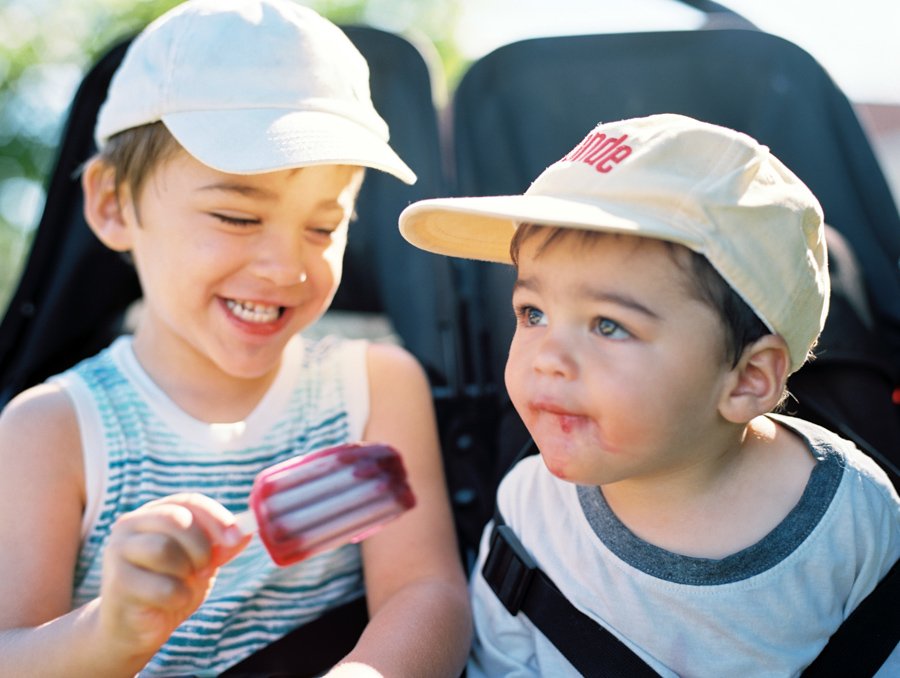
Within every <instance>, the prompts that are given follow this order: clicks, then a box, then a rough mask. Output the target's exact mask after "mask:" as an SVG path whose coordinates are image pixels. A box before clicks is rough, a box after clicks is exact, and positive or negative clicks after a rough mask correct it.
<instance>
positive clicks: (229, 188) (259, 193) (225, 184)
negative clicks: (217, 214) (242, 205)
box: [197, 181, 275, 198]
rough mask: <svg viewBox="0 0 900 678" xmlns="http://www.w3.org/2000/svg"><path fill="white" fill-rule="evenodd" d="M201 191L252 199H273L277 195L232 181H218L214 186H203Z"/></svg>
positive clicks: (257, 187) (258, 187)
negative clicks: (234, 194) (233, 194)
mask: <svg viewBox="0 0 900 678" xmlns="http://www.w3.org/2000/svg"><path fill="white" fill-rule="evenodd" d="M197 190H200V191H220V192H222V193H237V194H239V195H243V196H247V197H251V198H273V197H275V193H274V192H273V191H270V190H268V189H266V188H262V187H260V186H251V185H250V184H242V183H238V182H231V181H217V182H216V183H213V184H207V185H205V186H201V187H200V188H199V189H197Z"/></svg>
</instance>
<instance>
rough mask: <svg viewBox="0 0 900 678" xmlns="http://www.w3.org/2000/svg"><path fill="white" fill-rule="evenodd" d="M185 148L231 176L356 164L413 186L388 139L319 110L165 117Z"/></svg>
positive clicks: (410, 173) (411, 174)
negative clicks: (385, 173)
mask: <svg viewBox="0 0 900 678" xmlns="http://www.w3.org/2000/svg"><path fill="white" fill-rule="evenodd" d="M163 122H164V123H165V125H166V127H167V128H168V129H169V131H170V132H171V133H172V135H173V136H174V137H175V138H176V139H177V140H178V143H180V144H181V145H182V146H183V147H184V149H185V150H186V151H187V152H188V153H190V154H191V155H192V156H194V157H195V158H197V159H198V160H200V162H202V163H203V164H205V165H207V166H209V167H212V168H213V169H217V170H219V171H220V172H227V173H229V174H260V173H263V172H274V171H277V170H281V169H288V168H292V167H307V166H310V165H323V164H334V165H360V166H362V167H371V168H372V169H376V170H381V171H382V172H387V173H388V174H391V175H393V176H395V177H397V178H398V179H400V181H403V182H404V183H407V184H413V183H415V181H416V175H415V173H414V172H413V171H412V170H411V169H410V168H409V167H408V166H407V164H406V163H405V162H403V160H401V159H400V156H398V155H397V154H396V153H395V152H394V150H393V149H392V148H391V147H390V146H389V145H388V143H387V141H386V140H385V139H383V138H382V137H380V136H379V135H378V134H376V133H374V132H373V131H371V130H370V129H368V128H367V127H366V126H365V125H363V124H361V123H359V122H356V121H354V120H352V119H350V118H347V117H344V116H341V115H337V114H334V113H327V112H323V111H284V110H271V109H254V110H220V111H189V112H182V113H171V114H167V115H164V116H163Z"/></svg>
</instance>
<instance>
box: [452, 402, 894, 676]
mask: <svg viewBox="0 0 900 678" xmlns="http://www.w3.org/2000/svg"><path fill="white" fill-rule="evenodd" d="M773 418H776V419H777V420H778V421H779V422H780V423H782V424H784V425H785V426H787V427H789V428H791V429H793V430H795V431H797V432H798V433H799V434H800V435H801V436H803V437H804V438H806V439H807V441H808V444H809V446H810V449H811V451H812V453H813V454H814V455H815V457H816V458H817V459H818V460H819V461H818V464H817V465H816V467H815V468H814V470H813V472H812V474H811V477H810V480H809V483H808V485H807V488H806V490H805V492H804V494H803V497H802V498H801V500H800V501H799V503H798V504H797V506H796V507H795V508H794V509H793V510H792V511H791V513H790V514H789V515H788V516H787V517H786V518H785V520H784V521H783V522H782V523H781V524H779V525H778V526H777V527H776V528H775V529H774V530H772V532H770V533H769V534H768V535H767V536H766V537H764V538H763V539H762V540H761V541H760V542H758V543H757V544H755V545H753V546H751V547H749V548H747V549H744V550H743V551H740V552H738V553H736V554H733V555H731V556H728V557H726V558H723V559H720V560H711V559H703V558H692V557H687V556H681V555H678V554H674V553H671V552H669V551H665V550H663V549H660V548H658V547H656V546H653V545H652V544H649V543H647V542H644V541H642V540H641V539H639V538H638V537H636V536H635V535H634V534H633V533H632V532H630V531H629V530H628V529H627V528H626V527H625V526H624V525H623V524H622V523H621V522H620V521H619V520H618V519H617V518H616V516H615V515H614V514H613V513H612V511H611V510H610V508H609V506H608V505H607V504H606V501H605V500H604V498H603V494H602V492H601V491H600V490H599V488H597V487H585V486H577V485H574V484H571V483H567V482H564V481H561V480H559V479H558V478H555V477H554V476H553V475H551V474H550V473H549V472H548V471H547V469H546V467H545V466H544V464H543V463H542V461H541V459H540V457H539V456H533V457H529V458H527V459H524V460H523V461H521V462H520V463H519V464H518V465H517V466H516V467H515V468H514V469H513V470H512V471H510V473H509V474H508V475H507V476H506V478H505V479H504V480H503V482H502V483H501V486H500V488H499V491H498V498H497V501H498V507H499V510H500V513H501V515H502V516H503V518H504V520H505V521H506V523H507V524H508V525H509V526H510V527H511V528H512V529H513V531H514V532H515V533H516V535H518V537H519V539H520V540H521V542H522V544H523V545H524V547H525V549H526V550H527V551H528V552H529V553H530V554H531V556H532V557H533V558H534V559H535V561H536V562H537V564H538V566H539V567H540V568H541V569H542V570H543V571H544V572H545V573H546V574H547V575H548V576H549V577H550V579H552V580H553V581H554V583H555V584H556V585H557V586H558V587H559V588H560V589H561V590H562V592H563V593H564V594H565V596H566V597H567V598H568V599H569V600H570V601H571V602H572V603H574V605H575V606H576V607H577V608H578V609H579V610H581V611H582V612H584V613H585V614H587V615H588V616H589V617H591V618H592V619H594V620H595V621H597V622H598V623H600V624H602V625H603V626H605V627H606V628H607V629H609V630H610V631H611V632H612V633H613V634H614V635H615V636H617V637H618V638H619V639H620V640H622V641H623V642H624V643H625V644H626V645H628V646H629V647H630V648H631V649H632V650H634V652H636V653H637V654H638V655H639V656H640V657H641V658H642V659H643V660H644V661H645V662H647V663H648V664H649V665H650V666H651V667H652V668H653V669H654V670H656V671H657V672H659V673H660V674H661V675H663V676H698V677H709V678H721V677H722V676H742V677H744V676H754V677H755V676H773V677H774V676H777V677H778V678H784V677H785V676H794V675H798V674H799V673H800V672H801V671H802V670H803V668H805V667H806V666H807V665H809V663H811V662H812V660H813V659H814V658H815V657H816V656H817V655H818V653H819V652H820V651H821V649H822V648H823V647H824V646H825V644H826V642H827V640H828V638H829V637H830V636H831V634H832V633H833V632H834V631H835V629H837V627H838V626H839V625H840V624H841V622H843V620H844V619H846V618H847V616H848V615H849V614H850V612H852V611H853V609H854V608H855V607H856V606H857V605H858V604H859V603H860V601H862V600H863V598H865V597H866V595H868V594H869V593H870V592H871V590H872V589H873V588H874V587H875V585H876V584H877V582H878V581H879V580H880V579H881V578H882V577H883V576H884V575H885V574H886V573H887V571H888V570H889V569H890V567H891V565H892V564H893V563H894V562H895V561H896V560H897V559H898V557H900V498H898V496H897V493H896V491H895V490H894V488H893V487H892V486H891V484H890V481H889V480H888V478H887V476H886V475H885V473H884V472H883V471H882V470H881V469H880V468H878V467H877V465H876V464H875V463H874V462H873V461H872V460H871V459H869V458H868V457H867V456H865V455H864V454H862V453H861V452H860V451H859V450H858V449H856V447H855V446H853V445H852V444H851V443H849V442H847V441H845V440H842V439H840V438H838V437H836V436H835V435H834V434H832V433H830V432H828V431H826V430H825V429H822V428H820V427H818V426H815V425H813V424H810V423H809V422H805V421H801V420H797V419H792V418H789V417H774V416H773ZM490 529H491V525H488V527H487V529H486V530H485V534H484V537H483V539H482V544H481V552H480V555H479V559H478V562H477V564H476V569H475V572H474V573H473V576H472V599H473V609H474V614H475V627H476V638H475V645H474V648H473V655H472V659H471V661H470V664H469V667H468V675H469V676H470V677H471V678H479V677H481V676H506V677H510V676H554V677H556V676H567V675H578V674H577V672H576V671H575V669H574V667H573V666H572V665H571V664H570V663H569V662H568V661H567V660H566V659H565V658H564V657H563V656H562V654H560V653H559V651H558V650H557V649H556V648H555V647H554V646H553V645H552V644H551V643H550V641H549V640H547V638H546V637H545V636H544V635H543V634H542V633H541V632H540V631H538V630H537V629H536V628H535V626H534V625H533V624H532V623H531V622H530V621H529V620H528V619H527V618H526V617H525V616H524V615H523V614H521V613H520V614H518V615H516V616H513V615H510V614H509V613H508V612H507V611H506V609H505V608H504V607H503V605H502V604H501V603H500V601H499V600H498V599H497V598H496V596H495V595H494V593H493V591H492V590H491V589H490V587H489V586H488V584H487V583H486V582H485V580H484V578H483V577H482V575H481V568H482V567H483V564H484V558H485V556H486V552H487V547H488V538H489V535H490ZM889 667H890V668H889ZM898 671H900V646H898V649H895V651H894V653H893V655H892V657H891V659H890V660H889V661H888V663H887V664H886V665H885V666H884V667H882V670H881V672H880V673H879V676H882V675H883V676H887V675H900V672H898Z"/></svg>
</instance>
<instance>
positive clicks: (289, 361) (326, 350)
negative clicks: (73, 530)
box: [53, 336, 369, 677]
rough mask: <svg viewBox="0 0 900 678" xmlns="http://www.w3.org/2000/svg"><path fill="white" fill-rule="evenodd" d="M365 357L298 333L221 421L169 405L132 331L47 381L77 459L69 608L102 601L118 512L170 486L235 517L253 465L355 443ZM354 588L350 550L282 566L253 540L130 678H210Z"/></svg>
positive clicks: (358, 587) (355, 568) (355, 564)
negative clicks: (78, 509)
mask: <svg viewBox="0 0 900 678" xmlns="http://www.w3.org/2000/svg"><path fill="white" fill-rule="evenodd" d="M365 356H366V343H365V342H363V341H345V340H339V339H334V338H327V339H322V340H319V341H307V340H303V339H301V338H300V337H299V336H298V337H295V338H294V339H292V340H291V341H290V342H289V344H288V346H287V348H286V350H285V354H284V359H283V361H282V365H281V367H280V369H279V373H278V375H277V377H276V379H275V381H274V383H273V384H272V386H271V388H270V389H269V391H268V392H267V393H266V395H265V396H264V398H263V399H262V400H261V401H260V403H259V405H258V406H257V407H256V408H255V410H254V411H253V412H252V413H251V414H250V415H249V416H248V417H247V418H246V419H245V420H244V421H241V422H236V423H226V424H208V423H205V422H201V421H199V420H197V419H194V418H193V417H191V416H189V415H188V414H187V413H185V412H184V411H183V410H181V409H179V408H178V407H177V406H176V405H175V404H174V403H173V402H172V401H171V400H170V399H169V398H168V396H166V395H165V393H163V392H162V391H161V390H160V389H159V387H158V386H156V384H155V383H153V382H152V381H151V379H150V377H149V376H148V375H147V374H146V372H144V370H143V369H142V368H141V366H140V364H139V363H138V362H137V360H136V358H135V356H134V352H133V350H132V346H131V338H130V337H121V338H119V339H118V340H116V342H114V343H113V344H112V345H111V346H110V347H109V348H107V349H106V350H104V351H103V352H101V353H99V354H98V355H96V356H94V357H92V358H89V359H87V360H85V361H84V362H82V363H80V364H79V365H77V366H75V367H74V368H72V369H71V370H69V371H68V372H65V373H64V374H62V375H59V376H57V377H54V379H53V381H54V382H55V383H58V384H60V385H61V386H62V387H63V388H64V389H65V390H66V391H67V393H68V394H69V396H70V397H71V399H72V401H73V403H74V405H75V410H76V414H77V417H78V423H79V427H80V429H81V438H82V448H83V450H84V462H85V479H86V492H87V504H86V509H85V515H84V520H83V523H82V542H81V549H80V553H79V557H78V562H77V568H76V572H75V590H74V596H73V608H75V607H78V606H80V605H82V604H84V603H86V602H88V601H89V600H91V599H93V598H95V597H96V596H97V595H98V594H99V591H100V573H101V564H102V554H103V548H104V545H105V544H106V541H107V539H108V538H109V533H110V528H111V526H112V524H113V522H114V521H115V520H116V518H117V517H118V516H119V515H121V514H122V513H125V512H127V511H132V510H134V509H136V508H137V507H139V506H141V505H142V504H145V503H146V502H148V501H150V500H153V499H157V498H160V497H164V496H166V495H170V494H173V493H176V492H201V493H203V494H206V495H208V496H210V497H212V498H213V499H215V500H217V501H219V502H220V503H222V504H223V505H224V506H225V507H227V508H228V509H230V510H231V511H234V512H238V511H243V510H245V509H247V498H248V494H249V492H250V488H251V486H252V484H253V478H254V477H255V476H256V474H257V473H258V472H259V471H261V470H262V469H264V468H266V467H267V466H270V465H271V464H274V463H276V462H279V461H283V460H285V459H288V458H290V457H293V456H295V455H298V454H306V453H308V452H311V451H314V450H316V449H320V448H323V447H328V446H332V445H337V444H340V443H343V442H347V441H352V440H359V439H360V438H361V437H362V433H363V429H364V427H365V423H366V421H367V419H368V408H369V400H368V382H367V378H366V362H365V361H366V357H365ZM362 594H363V582H362V572H361V561H360V554H359V547H358V546H356V545H347V546H343V547H341V548H338V549H335V550H333V551H329V552H326V553H322V554H320V555H318V556H314V557H312V558H310V559H308V560H306V561H303V562H301V563H299V564H297V565H293V566H291V567H287V568H279V567H277V566H275V565H274V564H273V563H272V562H271V560H270V558H269V556H268V554H267V553H266V551H265V549H264V548H263V547H262V544H261V542H260V541H259V539H258V537H254V539H253V541H251V543H250V544H249V545H248V546H247V548H246V549H245V550H244V551H243V552H242V553H241V554H240V555H238V556H237V557H236V558H235V559H234V560H233V561H231V562H230V563H228V564H226V565H225V566H223V567H222V568H221V570H220V572H219V575H218V577H217V579H216V582H215V586H214V587H213V590H212V592H211V593H210V595H209V597H208V599H207V600H206V601H205V602H204V603H203V604H202V605H201V606H200V608H199V609H198V610H197V611H196V612H195V613H194V614H193V615H192V616H191V617H190V618H189V619H187V620H186V621H185V622H184V623H183V624H182V625H181V626H179V627H178V629H176V631H175V633H174V634H173V635H172V636H171V637H170V639H169V641H168V642H167V643H166V644H165V645H164V646H163V647H162V648H161V649H160V650H159V652H158V653H157V654H156V655H155V656H154V657H153V659H152V660H151V661H150V662H149V663H148V664H147V666H146V667H145V668H144V670H143V671H142V672H141V673H140V675H141V676H146V677H150V676H175V675H181V676H183V675H190V676H206V675H217V674H218V673H221V672H222V671H223V670H225V669H226V668H228V667H229V666H231V665H233V664H236V663H237V662H239V661H240V660H242V659H243V658H245V657H246V656H248V655H250V654H252V653H253V652H254V651H256V650H258V649H260V648H261V647H263V646H265V645H267V644H269V643H271V642H272V641H274V640H277V639H278V638H280V637H282V636H284V635H285V634H287V633H288V632H289V631H291V630H293V629H294V628H296V627H298V626H300V625H302V624H304V623H306V622H309V621H311V620H313V619H315V618H316V617H318V616H320V615H321V614H322V613H323V612H324V611H325V610H328V609H330V608H332V607H335V606H337V605H340V604H342V603H344V602H347V601H349V600H352V599H354V598H357V597H359V596H361V595H362Z"/></svg>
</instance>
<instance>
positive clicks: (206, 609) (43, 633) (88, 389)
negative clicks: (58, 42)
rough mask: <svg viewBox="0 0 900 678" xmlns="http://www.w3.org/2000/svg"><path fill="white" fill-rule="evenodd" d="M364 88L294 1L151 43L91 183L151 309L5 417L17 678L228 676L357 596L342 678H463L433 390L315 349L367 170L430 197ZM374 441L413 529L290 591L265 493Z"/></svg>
mask: <svg viewBox="0 0 900 678" xmlns="http://www.w3.org/2000/svg"><path fill="white" fill-rule="evenodd" d="M368 77H369V74H368V67H367V65H366V63H365V60H364V58H363V57H362V55H361V54H360V53H359V52H358V51H357V50H356V48H355V47H354V46H353V45H352V43H351V42H350V41H349V39H348V38H347V37H346V36H345V35H344V33H343V32H342V31H340V30H339V29H338V28H337V27H336V26H334V25H333V24H331V23H330V22H328V21H326V20H325V19H323V18H322V17H320V16H319V15H318V14H316V13H315V12H313V11H311V10H309V9H307V8H304V7H302V6H300V5H298V4H296V3H294V2H291V1H290V0H190V1H189V2H186V3H184V4H182V5H180V6H178V7H177V8H175V9H174V10H172V11H171V12H169V13H167V14H165V15H164V16H162V17H161V18H160V19H158V20H157V21H156V22H154V23H152V24H151V25H150V26H149V27H148V28H147V29H146V30H145V31H143V32H142V33H141V35H140V36H139V37H137V39H136V40H135V41H134V42H133V44H132V45H131V47H130V49H129V51H128V52H127V54H126V56H125V58H124V61H123V62H122V64H121V65H120V67H119V69H118V70H117V72H116V74H115V76H114V78H113V81H112V83H111V86H110V89H109V92H108V96H107V100H106V102H105V103H104V105H103V108H102V110H101V111H100V114H99V118H98V121H97V126H96V138H97V143H98V147H99V153H98V155H97V156H96V157H94V158H93V159H91V160H90V161H89V162H88V163H87V165H86V166H85V168H84V172H83V187H84V194H85V214H86V217H87V220H88V223H89V224H90V226H91V228H92V229H93V231H94V232H95V233H96V235H97V236H98V237H99V239H100V240H101V241H102V242H103V243H104V244H105V245H107V246H108V247H110V248H112V249H114V250H117V251H121V252H128V253H130V255H131V257H132V258H133V261H134V264H135V266H136V269H137V273H138V275H139V278H140V281H141V284H142V289H143V293H144V300H143V308H142V313H141V316H140V319H139V321H138V324H137V327H136V330H135V332H134V335H133V337H123V338H121V339H119V340H117V341H116V342H115V343H114V344H113V345H112V346H111V347H110V348H108V349H106V350H105V351H103V352H101V353H100V354H98V355H97V356H95V357H93V358H91V359H89V360H87V361H85V362H84V363H82V364H80V365H78V366H76V367H75V368H73V369H72V370H69V371H68V372H66V373H64V374H63V375H61V376H59V377H56V378H54V379H52V380H50V381H49V382H48V383H47V384H43V385H40V386H37V387H35V388H32V389H30V390H28V391H27V392H25V393H24V394H22V395H21V396H19V397H18V398H17V399H15V400H14V401H13V402H12V403H11V404H10V405H9V406H8V408H7V409H6V410H5V411H4V413H3V416H2V419H0V459H2V462H0V463H2V466H3V473H2V474H0V515H2V516H3V519H2V521H0V542H2V544H3V548H2V549H0V601H2V604H0V629H2V631H0V666H2V670H0V673H2V674H3V675H18V676H24V675H29V676H38V675H47V676H65V675H84V676H88V675H90V676H106V675H135V674H136V673H140V675H142V676H143V675H146V676H163V675H164V676H172V675H218V674H220V673H222V672H223V671H225V670H226V669H228V668H229V667H231V666H233V665H235V664H237V663H238V662H240V661H241V660H242V659H243V658H245V657H247V656H248V655H251V654H252V653H254V652H256V651H257V650H259V649H260V648H263V647H265V646H267V645H268V644H270V643H272V642H273V641H275V640H277V639H279V638H281V637H283V636H285V635H286V634H288V633H289V632H291V631H292V630H293V629H295V628H297V627H300V626H302V625H305V624H306V623H308V622H310V621H311V620H315V619H316V618H318V617H320V616H322V615H323V614H324V613H326V612H327V611H329V610H331V609H333V608H336V607H338V606H340V605H342V604H344V603H346V602H348V601H352V600H354V599H357V598H359V597H360V596H362V595H363V594H364V593H365V596H366V598H367V603H368V610H369V617H370V619H369V622H368V625H367V626H366V629H365V630H364V631H363V632H362V635H361V636H360V638H359V640H358V642H357V643H356V645H355V647H354V648H353V649H352V650H351V651H350V652H349V654H348V655H347V656H346V657H345V659H344V660H343V661H341V662H340V666H339V667H338V668H337V669H335V672H336V673H338V672H340V673H342V674H351V673H353V674H356V673H359V674H360V675H381V674H384V675H391V676H400V675H447V676H455V675H458V674H459V672H460V670H461V669H462V667H463V665H464V663H465V657H466V654H467V651H468V647H469V642H470V635H471V619H470V611H469V603H468V592H467V588H466V580H465V575H464V572H463V571H462V568H461V565H460V559H459V555H458V551H457V548H456V544H455V536H454V530H453V524H452V516H451V512H450V509H449V503H448V501H447V497H446V490H445V486H444V478H443V472H442V466H441V459H440V455H439V450H438V442H437V435H436V431H435V423H434V415H433V412H432V410H431V398H430V391H429V387H428V383H427V380H426V378H425V376H424V371H423V370H422V369H421V368H420V367H419V365H418V364H417V363H416V362H415V361H414V360H413V358H412V357H411V356H410V355H409V354H408V353H406V352H405V351H404V350H402V349H400V348H397V347H392V346H383V345H382V346H379V345H368V344H367V343H365V342H362V341H343V340H337V339H328V340H322V341H312V340H303V339H301V337H300V336H299V335H298V334H297V333H298V331H300V330H302V329H303V328H305V327H307V326H309V325H310V324H311V323H312V322H314V321H315V320H316V319H317V318H318V317H319V316H320V315H321V314H322V313H324V312H325V310H326V309H327V308H328V306H329V304H330V302H331V299H332V297H333V295H334V293H335V290H336V288H337V286H338V283H339V281H340V277H341V260H342V256H343V251H344V246H345V242H346V237H347V228H348V223H349V221H350V219H351V215H352V214H353V211H354V203H355V200H356V197H357V194H358V191H359V188H360V184H361V183H362V180H363V173H364V168H367V167H368V168H374V169H377V170H381V171H385V172H388V173H390V174H392V175H394V176H396V177H398V178H399V179H401V180H402V181H404V182H407V183H412V182H413V181H415V175H414V174H413V172H412V171H411V170H410V168H409V167H407V166H406V164H404V162H403V161H402V160H401V159H400V158H399V157H398V156H397V155H396V153H395V152H394V151H393V150H392V149H391V147H390V146H389V145H388V130H387V126H386V124H385V122H384V121H383V120H382V119H381V117H380V116H379V115H378V113H377V112H376V111H375V109H374V108H373V106H372V102H371V99H370V94H369V81H368ZM360 228H365V224H361V225H360ZM356 440H376V441H383V442H385V443H388V444H391V445H393V446H394V447H396V448H397V449H398V450H399V451H400V452H401V454H402V455H403V462H404V466H405V467H406V471H407V474H408V479H409V482H410V485H411V488H412V491H413V493H414V494H415V495H416V498H417V505H416V507H415V508H414V509H413V510H411V511H409V512H408V513H406V514H405V515H403V516H401V517H400V518H398V519H397V520H395V521H393V522H392V523H391V524H390V525H388V526H386V527H385V528H384V529H383V530H381V531H380V532H378V533H377V534H375V535H374V536H372V537H370V538H369V539H367V540H366V541H365V542H364V543H363V544H362V545H356V544H351V545H347V546H343V547H340V548H337V549H334V550H331V551H328V552H325V553H322V554H320V555H318V556H314V557H312V558H310V559H308V560H306V561H304V562H302V563H299V564H297V565H294V566H291V567H287V568H279V567H277V566H275V565H274V564H273V563H272V561H271V559H270V558H269V556H268V554H267V553H266V551H265V550H264V548H263V547H262V545H261V543H260V541H259V540H257V539H253V540H252V541H251V542H250V543H249V545H248V539H247V538H246V537H245V536H244V535H243V534H242V533H241V532H240V531H239V530H238V528H237V526H236V525H235V517H234V515H233V511H239V510H243V509H245V508H246V505H247V497H248V494H249V491H250V487H251V484H252V481H253V478H254V476H255V475H256V474H257V472H258V471H260V470H262V469H264V468H266V467H268V466H270V465H271V464H273V463H276V462H279V461H282V460H284V459H287V458H290V457H293V456H295V455H300V454H305V453H307V452H310V451H313V450H316V449H319V448H323V447H331V446H334V445H337V444H341V443H343V442H352V441H356ZM363 572H364V573H365V579H363ZM364 584H365V586H364ZM352 646H353V641H352V640H351V642H350V643H349V644H348V647H352ZM312 649H314V648H311V647H309V646H304V645H303V644H302V642H298V643H297V645H296V647H295V648H294V649H293V652H294V654H295V655H296V657H297V659H298V661H299V660H301V659H302V658H303V656H304V654H305V653H308V652H310V651H311V650H312ZM286 670H287V671H288V672H290V673H291V674H292V675H293V672H292V671H291V667H290V666H289V667H286Z"/></svg>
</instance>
